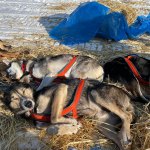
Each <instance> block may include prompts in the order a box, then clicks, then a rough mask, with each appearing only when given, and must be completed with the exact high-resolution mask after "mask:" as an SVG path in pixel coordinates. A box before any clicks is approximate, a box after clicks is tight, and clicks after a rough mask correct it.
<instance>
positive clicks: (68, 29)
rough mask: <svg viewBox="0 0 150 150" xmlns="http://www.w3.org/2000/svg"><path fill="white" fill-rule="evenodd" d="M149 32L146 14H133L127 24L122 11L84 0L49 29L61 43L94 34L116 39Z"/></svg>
mask: <svg viewBox="0 0 150 150" xmlns="http://www.w3.org/2000/svg"><path fill="white" fill-rule="evenodd" d="M144 33H148V34H150V14H149V15H148V16H147V17H145V16H139V17H137V19H136V21H135V22H134V23H133V24H132V25H131V26H128V24H127V20H126V18H125V16H124V15H123V14H122V13H119V12H112V13H110V9H109V8H108V7H106V6H104V5H102V4H99V3H98V2H86V3H83V4H81V5H80V6H79V7H78V8H77V9H76V10H74V11H73V12H72V14H71V15H69V16H68V17H67V18H65V19H64V20H63V21H62V22H61V23H60V24H59V25H57V26H56V27H55V28H54V29H52V31H51V32H50V36H51V37H52V38H53V39H55V40H58V41H59V42H60V43H62V44H65V45H73V44H79V43H85V42H88V41H89V40H91V39H92V38H94V37H100V38H104V39H108V40H114V41H120V40H125V39H128V38H137V37H138V36H140V35H142V34H144Z"/></svg>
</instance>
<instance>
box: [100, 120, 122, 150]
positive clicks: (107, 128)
mask: <svg viewBox="0 0 150 150" xmlns="http://www.w3.org/2000/svg"><path fill="white" fill-rule="evenodd" d="M98 127H99V130H100V131H101V133H102V134H104V135H105V136H106V137H107V138H108V139H110V140H112V141H113V142H115V143H116V144H117V146H118V147H119V149H120V150H124V148H123V146H122V144H121V141H120V139H119V137H118V134H117V132H116V131H115V127H114V126H112V125H111V122H110V123H109V122H106V124H105V123H102V124H100V125H99V126H98Z"/></svg>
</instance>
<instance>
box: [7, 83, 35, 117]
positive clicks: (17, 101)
mask: <svg viewBox="0 0 150 150" xmlns="http://www.w3.org/2000/svg"><path fill="white" fill-rule="evenodd" d="M33 95H34V91H33V89H32V88H31V86H30V85H28V84H19V85H15V86H13V87H12V88H11V90H10V92H9V95H7V99H6V100H5V102H6V104H7V105H8V106H9V107H10V109H11V110H12V111H13V112H14V113H15V114H17V115H21V114H24V115H25V116H26V117H28V116H30V111H31V110H33V109H34V106H35V102H34V96H33Z"/></svg>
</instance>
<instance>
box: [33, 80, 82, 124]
mask: <svg viewBox="0 0 150 150" xmlns="http://www.w3.org/2000/svg"><path fill="white" fill-rule="evenodd" d="M84 83H85V80H83V79H81V80H80V82H79V85H78V87H77V90H76V93H75V97H74V100H73V102H72V104H71V105H70V106H68V107H67V108H65V109H64V110H63V111H62V116H64V115H66V114H68V113H69V112H71V111H72V113H73V116H72V117H73V118H75V119H76V118H78V115H77V105H78V102H79V100H80V97H81V94H82V91H83V87H84ZM31 118H32V119H34V120H37V121H42V122H50V120H51V117H50V115H39V114H36V113H31Z"/></svg>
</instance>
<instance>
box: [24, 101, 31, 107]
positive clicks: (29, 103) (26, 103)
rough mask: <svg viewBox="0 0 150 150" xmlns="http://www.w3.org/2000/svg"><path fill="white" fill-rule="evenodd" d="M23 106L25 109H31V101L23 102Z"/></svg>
mask: <svg viewBox="0 0 150 150" xmlns="http://www.w3.org/2000/svg"><path fill="white" fill-rule="evenodd" d="M24 105H25V107H27V108H32V107H33V104H32V102H31V101H25V102H24Z"/></svg>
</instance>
